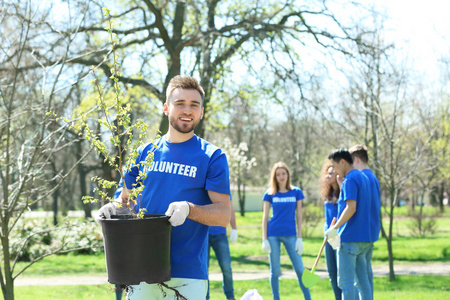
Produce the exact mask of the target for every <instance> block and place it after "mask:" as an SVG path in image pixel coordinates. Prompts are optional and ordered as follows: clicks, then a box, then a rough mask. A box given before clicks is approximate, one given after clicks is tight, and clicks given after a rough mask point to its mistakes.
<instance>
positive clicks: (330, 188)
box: [319, 159, 342, 300]
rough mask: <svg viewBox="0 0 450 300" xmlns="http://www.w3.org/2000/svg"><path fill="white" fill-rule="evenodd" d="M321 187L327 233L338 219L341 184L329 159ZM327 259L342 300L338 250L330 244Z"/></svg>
mask: <svg viewBox="0 0 450 300" xmlns="http://www.w3.org/2000/svg"><path fill="white" fill-rule="evenodd" d="M319 187H320V196H321V198H322V201H323V207H324V215H325V223H324V227H323V231H324V232H325V231H327V230H328V228H330V225H331V222H332V221H333V218H336V219H337V213H338V205H337V200H338V198H339V192H340V188H339V184H338V182H337V180H336V171H335V170H334V169H333V167H332V166H331V162H330V160H329V159H327V160H326V161H325V162H324V164H323V166H322V173H321V176H320V179H319ZM325 259H326V262H327V270H328V277H329V279H330V283H331V287H332V288H333V293H334V298H335V299H336V300H340V299H342V290H341V289H340V288H339V286H338V284H337V250H335V249H333V248H332V247H331V245H330V244H329V243H327V244H326V245H325Z"/></svg>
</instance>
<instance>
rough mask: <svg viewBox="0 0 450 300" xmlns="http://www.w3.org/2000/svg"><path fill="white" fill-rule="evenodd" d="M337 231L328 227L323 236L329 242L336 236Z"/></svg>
mask: <svg viewBox="0 0 450 300" xmlns="http://www.w3.org/2000/svg"><path fill="white" fill-rule="evenodd" d="M336 232H337V229H336V228H334V227H330V228H328V229H327V230H326V231H325V235H326V236H327V238H328V239H329V240H331V239H333V238H334V237H335V236H336V235H337V233H336Z"/></svg>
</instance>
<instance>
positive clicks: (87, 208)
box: [75, 140, 92, 219]
mask: <svg viewBox="0 0 450 300" xmlns="http://www.w3.org/2000/svg"><path fill="white" fill-rule="evenodd" d="M82 142H83V141H82V140H78V141H77V143H76V146H75V147H76V153H75V157H76V158H77V161H78V160H80V158H81V156H82V147H81V145H82ZM77 171H78V180H79V184H80V192H81V197H83V196H86V195H87V188H86V177H87V172H86V168H85V166H84V165H83V164H82V163H80V164H78V166H77ZM81 205H82V207H83V211H84V217H85V218H86V219H88V218H91V217H92V215H91V209H92V205H91V204H90V203H87V204H85V203H83V201H82V202H81Z"/></svg>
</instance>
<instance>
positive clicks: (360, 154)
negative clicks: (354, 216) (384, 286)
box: [349, 145, 381, 298]
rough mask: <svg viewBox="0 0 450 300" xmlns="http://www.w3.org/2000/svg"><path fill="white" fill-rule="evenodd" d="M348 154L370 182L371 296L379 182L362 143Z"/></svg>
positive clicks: (368, 269) (379, 210) (379, 220)
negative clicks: (370, 166)
mask: <svg viewBox="0 0 450 300" xmlns="http://www.w3.org/2000/svg"><path fill="white" fill-rule="evenodd" d="M349 152H350V154H351V155H352V158H353V165H354V166H355V168H357V169H358V170H360V171H361V172H363V173H364V175H366V176H367V178H369V182H370V193H371V197H372V204H371V207H370V213H371V216H370V230H371V231H370V242H371V243H372V244H371V246H370V249H369V251H368V252H367V255H366V261H367V276H369V284H370V288H371V292H372V298H373V271H372V263H371V260H372V253H373V243H375V242H376V241H378V238H379V237H380V230H381V219H380V215H381V199H380V182H379V181H378V179H377V177H376V176H375V174H373V172H372V170H371V169H370V168H369V165H368V163H369V155H368V153H367V147H366V146H364V145H354V146H353V147H351V148H350V149H349Z"/></svg>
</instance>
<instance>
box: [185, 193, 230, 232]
mask: <svg viewBox="0 0 450 300" xmlns="http://www.w3.org/2000/svg"><path fill="white" fill-rule="evenodd" d="M208 196H209V199H211V202H212V204H208V205H196V204H194V203H191V202H188V204H189V209H190V212H189V215H188V219H191V220H193V221H196V222H199V223H202V224H205V225H208V226H222V227H227V226H228V223H230V216H231V208H230V207H231V201H230V195H227V194H222V193H217V192H213V191H208Z"/></svg>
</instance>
